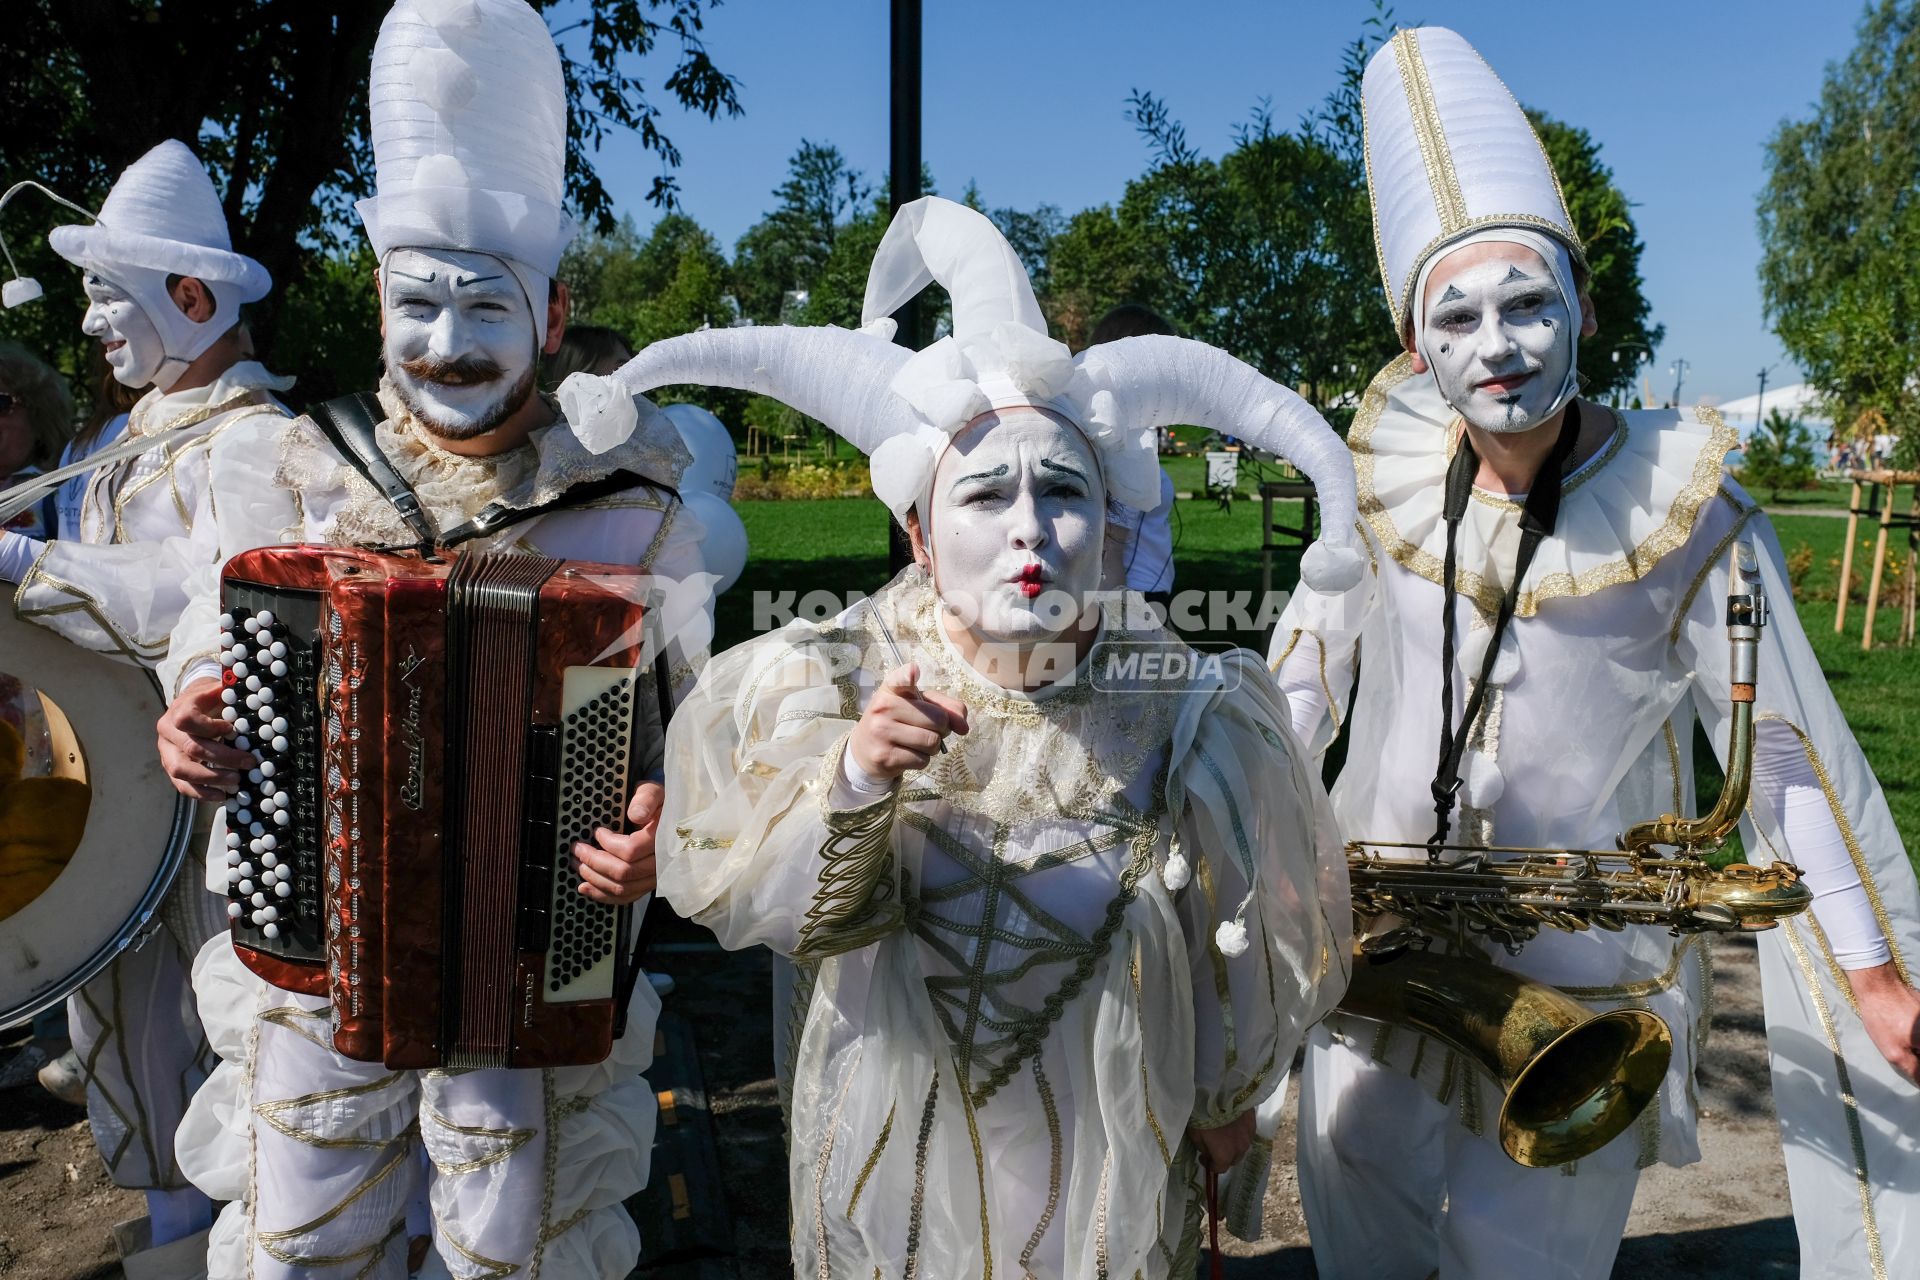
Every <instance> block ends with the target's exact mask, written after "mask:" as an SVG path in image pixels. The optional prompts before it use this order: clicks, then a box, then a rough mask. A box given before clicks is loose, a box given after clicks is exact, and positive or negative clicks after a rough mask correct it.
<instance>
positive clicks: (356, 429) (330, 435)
mask: <svg viewBox="0 0 1920 1280" xmlns="http://www.w3.org/2000/svg"><path fill="white" fill-rule="evenodd" d="M307 416H308V417H310V418H312V419H313V422H314V425H315V426H317V427H319V428H320V434H321V435H323V436H325V437H326V438H327V443H328V444H330V445H332V446H333V447H334V449H335V451H336V452H338V453H339V454H340V456H341V457H343V458H345V459H346V460H347V462H348V463H349V464H351V465H352V467H353V469H354V470H355V471H358V472H359V473H360V474H361V476H362V477H364V478H365V479H366V482H367V483H368V484H370V485H372V486H373V487H374V488H375V489H376V490H378V491H379V493H380V496H381V497H383V498H385V499H386V500H387V501H388V502H390V503H392V504H393V509H394V510H395V511H397V512H399V513H400V518H401V519H402V520H404V521H406V524H407V528H409V529H411V530H412V531H413V535H414V537H416V538H418V539H419V540H420V545H421V546H423V547H425V546H431V545H433V541H434V538H433V523H432V522H431V521H430V520H428V519H427V513H426V511H425V510H423V509H422V508H421V506H420V499H419V498H418V497H417V496H416V495H415V494H414V492H413V486H412V485H410V484H408V483H407V482H406V480H405V479H404V478H402V477H401V475H400V473H399V472H398V471H396V470H394V466H393V463H391V462H390V461H388V460H387V455H386V454H385V453H383V452H382V451H381V449H380V442H379V440H378V438H377V437H376V435H375V431H376V430H377V428H378V427H379V425H380V419H381V418H382V417H383V416H384V415H383V412H382V410H381V408H380V402H379V401H378V400H376V399H374V397H373V395H372V393H371V392H367V391H356V392H354V393H352V394H351V395H344V396H340V397H337V398H336V399H333V400H328V401H326V402H325V403H324V404H318V405H315V406H314V407H313V408H312V409H309V410H308V411H307Z"/></svg>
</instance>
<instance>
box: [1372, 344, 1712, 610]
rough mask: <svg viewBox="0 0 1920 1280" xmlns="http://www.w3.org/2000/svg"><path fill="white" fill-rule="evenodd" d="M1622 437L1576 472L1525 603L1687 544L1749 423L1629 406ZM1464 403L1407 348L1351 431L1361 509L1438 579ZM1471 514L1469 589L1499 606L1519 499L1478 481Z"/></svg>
mask: <svg viewBox="0 0 1920 1280" xmlns="http://www.w3.org/2000/svg"><path fill="white" fill-rule="evenodd" d="M1606 412H1609V413H1612V414H1613V416H1614V419H1615V426H1614V432H1613V436H1612V438H1611V439H1610V440H1608V442H1607V444H1606V446H1605V447H1604V448H1603V449H1601V450H1600V452H1599V453H1598V454H1596V455H1595V456H1594V457H1593V458H1591V459H1589V460H1588V461H1587V462H1586V463H1584V464H1582V465H1581V467H1580V468H1578V469H1577V470H1576V471H1575V472H1573V473H1572V474H1571V475H1569V476H1568V477H1567V480H1566V483H1565V487H1564V489H1563V491H1562V492H1563V496H1562V498H1561V504H1560V517H1559V522H1558V525H1557V526H1556V528H1555V531H1554V535H1553V536H1552V537H1551V538H1548V539H1546V540H1545V541H1544V542H1542V543H1541V544H1540V549H1539V551H1538V552H1536V553H1535V556H1534V561H1533V564H1532V565H1531V566H1530V567H1529V568H1528V570H1527V576H1526V580H1525V581H1524V582H1523V583H1522V584H1521V592H1520V598H1519V601H1518V603H1517V605H1516V607H1515V612H1516V614H1517V616H1519V617H1523V618H1525V617H1531V616H1532V615H1533V614H1534V613H1535V612H1537V611H1538V609H1539V607H1540V605H1541V603H1542V602H1543V601H1547V600H1552V599H1557V598H1560V597H1579V596H1589V595H1593V594H1595V593H1596V592H1599V591H1602V590H1605V589H1606V588H1607V587H1610V586H1614V585H1617V584H1619V583H1622V582H1631V581H1633V580H1635V579H1637V578H1640V577H1643V576H1645V575H1646V574H1647V573H1648V572H1649V571H1650V570H1652V568H1653V567H1654V566H1655V565H1656V564H1658V563H1659V562H1660V561H1661V560H1662V559H1664V558H1665V557H1666V556H1668V555H1669V554H1671V553H1672V552H1674V551H1675V550H1677V549H1679V548H1680V547H1681V546H1683V545H1685V543H1686V541H1687V539H1688V537H1689V536H1690V535H1691V533H1692V531H1693V523H1694V520H1695V519H1696V518H1697V517H1698V515H1699V513H1700V511H1701V509H1702V508H1703V507H1705V505H1706V503H1707V501H1708V499H1710V498H1712V497H1713V495H1714V494H1715V493H1716V492H1718V491H1719V488H1720V479H1721V473H1722V466H1723V463H1724V461H1725V459H1726V456H1727V453H1728V451H1729V450H1731V449H1732V448H1733V447H1734V446H1735V444H1736V443H1737V439H1738V438H1737V436H1736V434H1735V433H1734V431H1733V430H1732V428H1730V427H1728V426H1727V425H1726V423H1725V422H1723V421H1722V420H1721V418H1720V415H1719V414H1718V413H1717V412H1715V411H1714V410H1712V409H1709V408H1704V407H1703V408H1699V409H1690V410H1678V409H1655V410H1644V411H1636V412H1633V413H1620V412H1618V411H1616V410H1607V411H1606ZM1455 421H1456V415H1455V414H1454V412H1453V410H1452V409H1450V408H1449V407H1448V406H1447V404H1446V403H1445V401H1443V400H1442V399H1441V398H1440V393H1439V391H1438V389H1437V388H1436V387H1435V386H1434V382H1433V379H1432V378H1431V377H1427V376H1419V377H1416V376H1414V375H1413V371H1412V365H1411V360H1410V358H1409V357H1407V356H1404V355H1403V356H1401V357H1399V358H1398V359H1396V360H1394V361H1393V362H1392V363H1391V364H1389V365H1388V366H1387V367H1386V368H1385V369H1382V370H1381V371H1380V373H1379V375H1378V376H1376V377H1375V378H1374V380H1373V384H1372V385H1371V386H1369V387H1368V388H1367V391H1366V395H1365V396H1364V397H1363V398H1362V400H1361V404H1360V411H1359V413H1358V414H1357V415H1356V416H1355V418H1354V422H1353V429H1352V431H1351V432H1349V433H1348V436H1347V444H1348V446H1349V447H1350V448H1351V449H1352V450H1353V462H1354V470H1355V472H1356V473H1357V474H1358V477H1359V482H1360V486H1359V488H1360V492H1359V497H1360V517H1361V519H1362V520H1363V521H1364V522H1365V523H1366V524H1367V525H1368V526H1369V527H1370V528H1371V530H1372V533H1373V537H1374V540H1375V541H1376V542H1377V543H1378V544H1379V546H1380V549H1381V550H1382V551H1384V552H1385V553H1386V554H1387V555H1388V556H1389V557H1391V558H1392V559H1393V560H1394V561H1395V562H1396V563H1398V564H1399V565H1400V566H1401V567H1403V568H1405V569H1407V570H1409V571H1410V572H1413V573H1416V574H1419V575H1420V576H1421V577H1423V578H1425V579H1427V581H1429V582H1433V583H1436V584H1437V583H1439V582H1440V581H1441V568H1442V565H1443V559H1442V557H1443V556H1444V554H1445V551H1446V540H1447V530H1446V522H1445V521H1444V520H1443V519H1442V518H1441V503H1442V498H1443V496H1444V489H1445V481H1446V471H1447V463H1448V459H1449V457H1450V453H1451V447H1450V442H1451V440H1452V439H1453V424H1454V422H1455ZM1474 496H1475V498H1476V501H1474V502H1472V503H1469V504H1468V507H1467V515H1466V519H1465V520H1463V521H1462V522H1461V525H1460V541H1459V559H1458V567H1457V568H1456V570H1455V573H1454V581H1455V585H1456V587H1457V589H1458V590H1459V592H1460V594H1462V595H1463V596H1466V597H1468V598H1469V599H1471V600H1473V601H1474V602H1475V603H1476V604H1477V605H1478V606H1479V607H1480V608H1481V609H1482V610H1484V611H1486V612H1488V613H1492V612H1494V611H1495V610H1496V609H1497V608H1498V607H1499V602H1500V595H1501V590H1502V587H1503V586H1504V584H1505V583H1506V582H1507V580H1508V579H1509V578H1510V577H1511V575H1512V572H1513V564H1514V555H1515V551H1516V547H1517V543H1518V533H1517V529H1518V520H1519V511H1520V504H1519V503H1518V502H1515V501H1512V500H1510V499H1507V498H1505V497H1503V496H1500V495H1496V494H1489V493H1486V492H1485V491H1482V490H1476V491H1475V494H1474Z"/></svg>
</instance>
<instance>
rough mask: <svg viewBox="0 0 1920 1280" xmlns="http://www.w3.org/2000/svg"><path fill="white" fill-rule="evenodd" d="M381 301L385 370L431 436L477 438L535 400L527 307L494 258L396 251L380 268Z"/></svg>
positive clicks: (531, 322) (533, 344)
mask: <svg viewBox="0 0 1920 1280" xmlns="http://www.w3.org/2000/svg"><path fill="white" fill-rule="evenodd" d="M545 302H546V299H544V298H542V299H541V303H542V305H544V304H545ZM380 305H381V308H382V311H383V314H384V318H385V321H386V339H385V343H384V351H385V354H386V359H387V374H388V376H389V377H391V378H392V379H393V385H394V389H395V390H396V391H398V392H399V393H400V399H401V401H402V403H404V404H405V405H406V406H407V409H408V411H409V412H411V413H412V414H413V415H414V417H416V418H418V419H419V420H420V423H421V425H422V426H424V427H426V428H427V429H428V430H429V431H431V432H433V433H434V434H435V435H438V436H441V437H443V438H445V439H448V440H465V439H470V438H471V437H473V436H477V435H482V434H484V433H486V432H488V431H491V430H493V429H494V428H495V427H497V426H499V425H500V424H501V423H502V422H504V421H506V420H507V419H508V418H509V417H511V416H512V415H513V413H514V411H515V410H517V409H519V408H520V406H521V405H523V404H525V403H526V401H527V397H528V396H530V395H532V394H533V387H534V375H535V372H536V371H537V369H538V367H539V365H538V354H539V352H538V345H537V339H536V335H535V329H534V317H533V308H532V306H531V304H530V303H529V302H528V300H527V295H526V291H525V290H523V289H522V288H521V287H520V282H519V281H518V280H516V279H515V278H514V275H513V273H512V272H511V271H509V270H507V266H506V264H505V263H503V262H501V261H500V260H499V259H498V258H493V257H489V256H488V255H486V254H483V253H463V252H460V251H457V250H453V249H434V250H427V249H396V250H394V251H393V252H392V253H391V254H389V255H388V256H387V260H386V264H385V267H384V269H383V270H382V272H381V297H380Z"/></svg>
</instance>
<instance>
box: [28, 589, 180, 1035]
mask: <svg viewBox="0 0 1920 1280" xmlns="http://www.w3.org/2000/svg"><path fill="white" fill-rule="evenodd" d="M0 616H3V617H4V621H5V622H6V624H7V625H8V626H9V627H18V628H24V631H23V633H22V634H37V635H38V636H39V637H40V640H39V641H36V643H38V642H44V643H47V644H50V645H52V646H53V647H54V648H56V649H67V648H70V649H71V650H72V652H73V655H74V656H75V657H76V658H77V659H82V660H84V659H86V658H93V659H96V660H98V661H100V662H103V663H108V664H110V665H113V666H116V667H121V668H122V669H123V670H126V671H128V672H129V674H134V675H135V676H136V683H144V685H145V687H146V689H147V690H148V691H149V693H150V694H151V696H152V697H153V698H154V700H155V705H156V706H160V707H164V706H165V705H166V695H165V691H164V690H163V689H162V687H161V685H160V680H159V678H158V677H157V676H156V675H155V673H154V671H153V669H152V668H151V667H146V666H141V665H137V664H125V665H124V666H123V664H120V663H118V662H115V661H114V660H113V659H112V658H111V657H109V656H108V655H106V654H101V653H97V652H94V651H92V650H89V649H87V648H86V647H85V646H83V645H76V644H73V643H72V642H71V641H69V640H67V639H66V638H65V637H62V636H60V635H59V634H58V633H57V632H54V631H51V630H47V629H45V628H42V627H40V626H39V625H37V624H36V623H35V622H33V621H32V620H30V619H27V618H23V617H20V616H19V615H18V614H17V613H13V612H12V611H7V612H6V613H5V614H4V615H0ZM30 658H31V655H30V654H29V662H28V665H29V667H31V665H32V663H31V660H30ZM0 669H4V664H0ZM25 678H26V679H27V681H28V683H29V684H35V683H36V682H35V681H34V680H33V679H32V676H31V673H29V674H28V675H27V676H26V677H25ZM85 743H86V739H85V738H84V737H83V738H82V746H83V747H84V746H85ZM170 794H171V797H172V800H173V807H172V817H171V821H170V822H169V823H168V825H167V828H166V831H165V837H164V840H163V841H162V842H161V850H160V856H159V858H158V860H157V862H156V863H155V864H154V866H153V871H152V873H151V874H150V875H149V876H148V878H147V883H146V886H145V888H144V889H143V890H142V891H141V893H140V894H139V896H138V897H137V898H135V899H134V906H133V909H132V910H131V911H128V912H127V914H126V915H125V917H124V918H123V919H122V920H121V921H120V923H119V925H118V926H117V927H116V928H115V929H114V930H113V931H112V932H111V933H109V934H107V935H106V937H104V938H102V939H101V940H100V942H99V943H98V944H97V945H95V946H94V947H93V949H92V950H91V951H88V952H86V953H85V959H84V960H82V961H80V962H78V963H74V964H71V965H70V966H69V967H67V968H66V971H65V972H64V973H63V974H62V975H61V976H60V977H59V978H58V979H57V980H56V981H53V982H51V983H50V984H49V985H48V986H46V987H45V988H43V989H41V990H39V991H38V992H36V993H34V994H31V995H25V996H20V995H17V994H16V993H14V992H0V1030H8V1029H11V1028H13V1027H16V1026H19V1025H20V1024H22V1023H24V1022H27V1021H30V1020H31V1019H33V1018H34V1017H37V1016H38V1015H39V1014H41V1013H43V1012H45V1011H46V1010H48V1009H51V1008H53V1007H54V1006H55V1005H56V1004H59V1003H60V1002H61V1001H63V1000H65V999H67V998H68V997H69V996H71V995H72V994H73V993H74V992H75V991H78V990H79V989H80V988H81V987H83V986H85V985H86V984H87V983H88V982H89V981H91V980H92V979H93V978H95V977H97V976H99V974H100V972H101V971H102V970H103V969H105V968H106V967H107V966H108V965H109V964H111V963H113V960H114V958H115V957H116V956H118V955H120V954H121V953H122V952H123V951H126V950H127V949H129V948H130V947H137V946H140V945H142V944H143V943H144V942H145V941H146V940H147V939H148V938H149V937H151V936H152V934H153V932H154V931H155V930H156V929H159V928H160V927H161V926H162V921H161V919H160V913H161V909H162V907H163V906H164V904H165V902H166V899H167V895H168V894H169V893H170V892H172V890H173V888H174V885H175V883H176V882H177V880H178V878H179V877H180V876H181V875H182V874H191V872H190V871H187V870H185V868H187V867H188V866H189V864H190V863H191V862H192V861H193V859H191V857H190V856H189V855H190V852H191V850H192V847H193V827H194V819H195V815H196V811H197V809H198V806H197V805H196V804H195V802H194V801H193V800H192V799H191V798H190V797H188V796H186V795H183V794H181V793H180V792H178V791H172V792H171V793H170ZM99 798H100V797H99V796H98V795H97V794H96V795H95V796H94V797H93V801H92V802H93V803H98V801H99ZM156 816H157V814H156ZM22 909H23V910H25V909H26V908H24V907H23V908H22ZM9 1001H10V1002H9Z"/></svg>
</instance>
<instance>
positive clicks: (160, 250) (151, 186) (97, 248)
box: [47, 138, 273, 329]
mask: <svg viewBox="0 0 1920 1280" xmlns="http://www.w3.org/2000/svg"><path fill="white" fill-rule="evenodd" d="M47 243H48V244H51V245H52V246H53V251H54V252H55V253H57V254H59V255H60V256H61V257H63V258H65V259H66V260H67V261H68V262H71V263H73V264H74V265H75V266H78V267H84V268H92V269H93V270H96V271H98V272H99V273H100V274H101V275H102V276H104V277H106V278H108V279H113V278H114V275H115V272H114V268H117V267H134V268H138V269H141V270H146V271H159V272H164V273H166V274H169V275H178V276H193V277H195V278H196V279H198V280H201V281H203V282H205V283H206V284H208V285H210V286H213V285H223V286H227V288H226V289H225V290H216V293H219V292H225V293H226V294H228V295H229V296H230V297H231V298H232V300H233V301H234V302H236V303H239V302H255V301H258V300H259V299H261V298H264V297H265V296H266V295H267V291H268V290H269V289H271V288H272V287H273V281H272V279H271V278H270V277H269V276H268V275H267V269H266V268H265V267H263V266H261V265H260V264H259V263H257V262H255V261H254V260H253V259H252V258H249V257H247V256H246V255H245V254H243V253H235V252H234V251H233V237H232V236H231V235H230V234H229V233H228V231H227V215H226V213H225V211H224V210H222V209H221V207H220V196H219V195H218V193H216V192H215V191H214V189H213V179H211V178H209V177H208V176H207V171H206V169H205V168H203V167H202V166H201V164H200V161H199V159H198V158H196V157H195V156H194V154H193V152H192V151H190V150H188V149H187V146H186V144H185V143H182V142H176V141H174V140H173V139H171V138H169V139H167V141H165V142H163V143H161V144H160V145H159V146H157V147H155V148H153V150H151V151H149V152H147V154H145V155H143V156H141V157H140V158H139V159H138V160H135V161H134V162H133V163H132V164H130V165H128V166H127V168H126V170H125V172H123V173H122V174H121V175H120V177H119V178H118V179H117V180H116V181H115V182H114V184H113V189H112V190H111V191H109V192H107V200H106V203H105V204H103V205H101V206H100V215H99V217H98V219H97V220H95V221H94V222H93V223H92V224H91V225H84V224H77V225H73V226H65V227H55V228H54V229H53V230H52V231H51V232H50V233H49V234H48V236H47ZM223 300H224V299H223ZM232 324H233V318H232V315H231V314H229V315H228V316H226V317H225V319H224V323H223V325H222V328H223V329H225V328H229V327H231V326H232Z"/></svg>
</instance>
